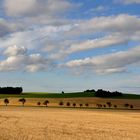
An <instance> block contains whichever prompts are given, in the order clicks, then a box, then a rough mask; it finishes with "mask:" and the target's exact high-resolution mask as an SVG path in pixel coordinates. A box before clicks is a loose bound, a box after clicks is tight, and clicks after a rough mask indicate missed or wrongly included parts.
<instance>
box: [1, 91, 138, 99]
mask: <svg viewBox="0 0 140 140" xmlns="http://www.w3.org/2000/svg"><path fill="white" fill-rule="evenodd" d="M9 97H16V98H76V97H95V96H94V94H93V93H83V92H77V93H65V94H61V93H38V92H36V93H35V92H34V93H33V92H32V93H23V94H22V95H4V94H0V98H9ZM113 99H140V95H136V94H123V96H121V97H113Z"/></svg>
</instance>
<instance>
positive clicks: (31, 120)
mask: <svg viewBox="0 0 140 140" xmlns="http://www.w3.org/2000/svg"><path fill="white" fill-rule="evenodd" d="M139 139H140V111H136V110H100V109H99V110H97V109H70V108H69V109H68V108H46V107H12V106H8V107H6V106H1V107H0V140H139Z"/></svg>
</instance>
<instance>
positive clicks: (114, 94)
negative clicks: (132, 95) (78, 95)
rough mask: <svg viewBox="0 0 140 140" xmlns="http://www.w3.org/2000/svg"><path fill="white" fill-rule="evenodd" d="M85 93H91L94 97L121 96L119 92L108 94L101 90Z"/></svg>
mask: <svg viewBox="0 0 140 140" xmlns="http://www.w3.org/2000/svg"><path fill="white" fill-rule="evenodd" d="M84 92H85V93H93V94H94V95H95V96H96V97H117V96H122V95H123V94H122V93H121V92H118V91H115V92H110V91H106V90H103V89H98V90H97V91H95V90H94V89H91V90H89V89H88V90H85V91H84Z"/></svg>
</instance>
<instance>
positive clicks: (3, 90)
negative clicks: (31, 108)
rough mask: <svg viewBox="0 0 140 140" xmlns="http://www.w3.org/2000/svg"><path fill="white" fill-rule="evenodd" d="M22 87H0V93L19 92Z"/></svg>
mask: <svg viewBox="0 0 140 140" xmlns="http://www.w3.org/2000/svg"><path fill="white" fill-rule="evenodd" d="M22 91H23V89H22V87H0V94H21V93H22Z"/></svg>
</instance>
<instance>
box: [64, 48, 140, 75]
mask: <svg viewBox="0 0 140 140" xmlns="http://www.w3.org/2000/svg"><path fill="white" fill-rule="evenodd" d="M138 62H140V46H138V47H135V48H132V49H129V50H127V51H122V52H116V53H112V54H107V55H102V56H96V57H91V58H89V57H88V58H85V59H79V60H72V61H69V62H67V63H66V64H64V66H66V67H69V68H79V69H83V70H84V69H85V70H87V68H89V70H91V71H94V72H96V73H103V74H107V73H115V72H121V71H125V70H126V69H127V66H129V65H132V64H135V63H138Z"/></svg>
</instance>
